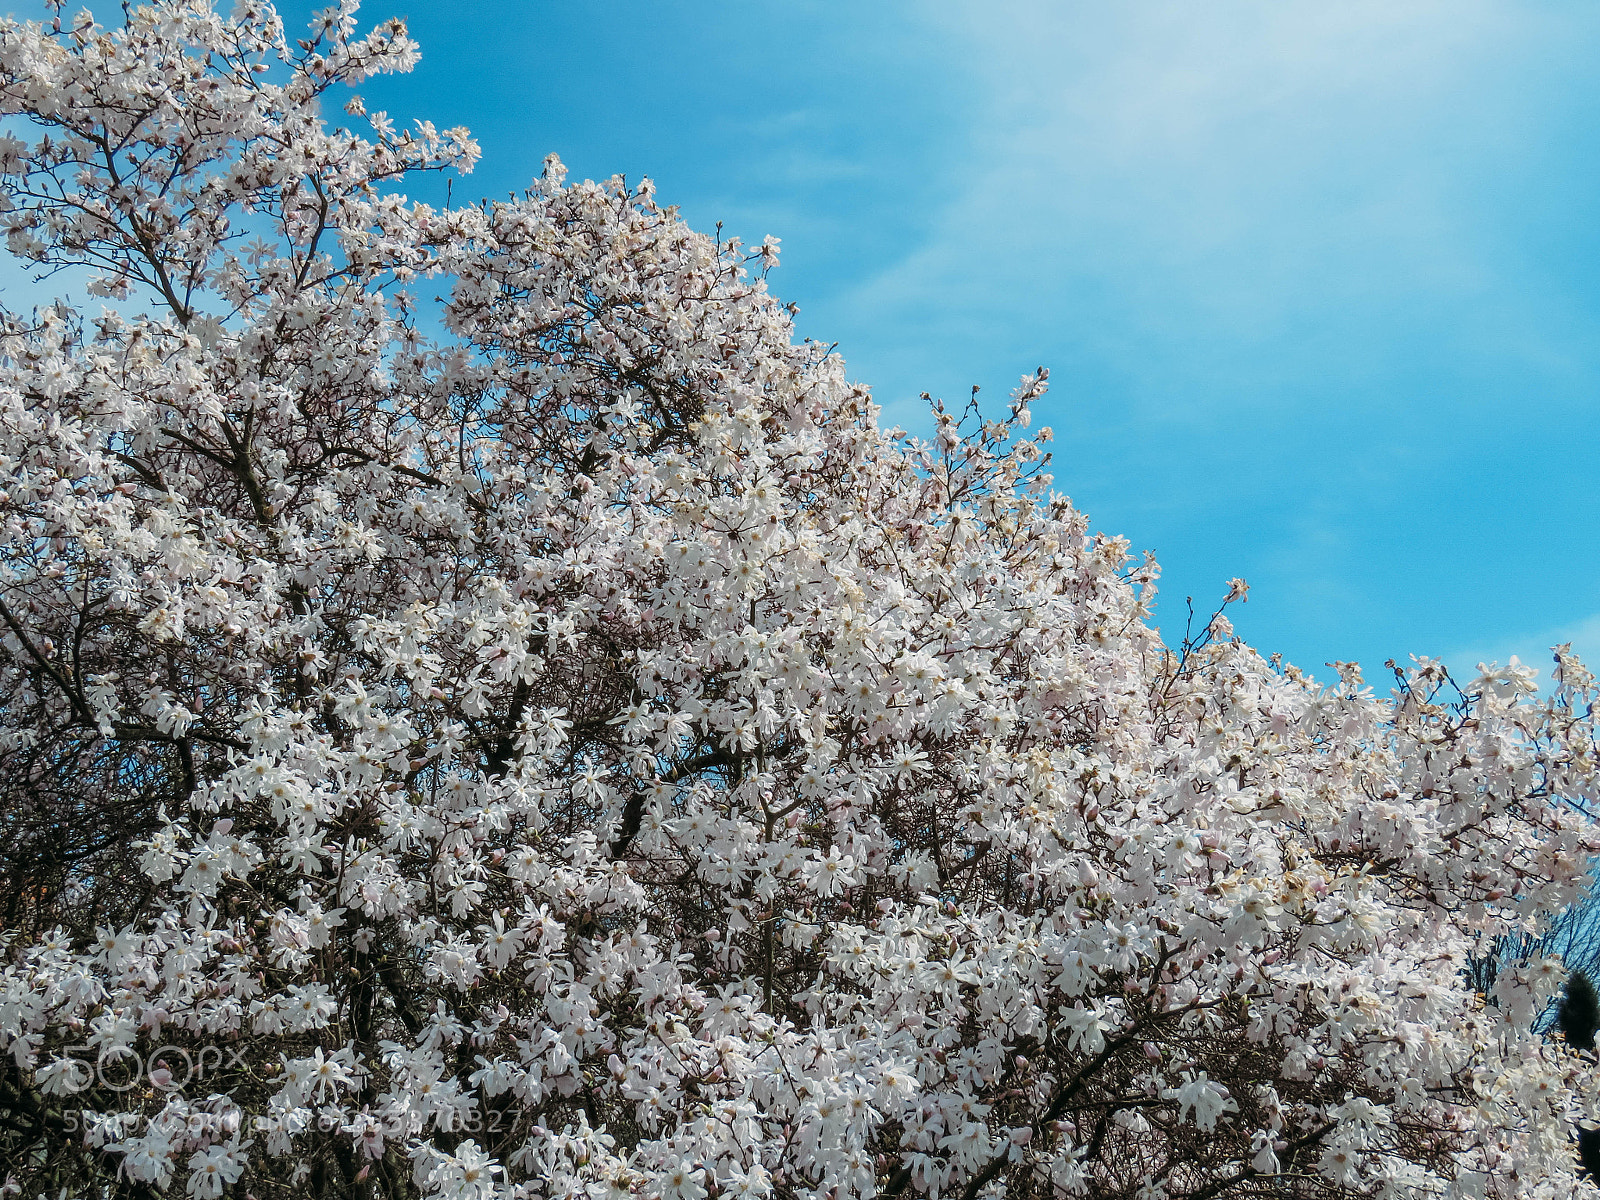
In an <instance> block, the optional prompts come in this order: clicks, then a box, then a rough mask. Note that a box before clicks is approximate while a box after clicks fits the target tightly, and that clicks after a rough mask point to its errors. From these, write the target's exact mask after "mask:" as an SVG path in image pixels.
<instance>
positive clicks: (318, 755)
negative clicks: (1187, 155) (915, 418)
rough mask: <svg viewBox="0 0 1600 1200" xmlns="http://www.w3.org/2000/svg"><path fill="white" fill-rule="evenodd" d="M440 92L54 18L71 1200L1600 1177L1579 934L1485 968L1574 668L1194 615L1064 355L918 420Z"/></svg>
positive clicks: (1098, 1192)
mask: <svg viewBox="0 0 1600 1200" xmlns="http://www.w3.org/2000/svg"><path fill="white" fill-rule="evenodd" d="M58 13H59V10H58ZM415 58H416V48H415V46H414V45H413V44H412V43H411V42H410V41H409V39H408V38H407V36H406V31H405V28H404V26H403V24H401V23H400V22H398V21H389V22H385V23H383V24H380V25H378V26H377V27H376V29H375V30H374V31H373V32H371V33H368V34H366V35H364V36H361V35H358V33H357V27H356V22H355V5H354V4H352V3H345V4H342V5H341V6H340V7H338V8H336V9H332V10H329V11H328V12H326V13H325V14H322V15H320V16H319V17H318V18H317V19H316V24H315V25H314V26H313V28H312V30H311V32H310V34H309V35H308V36H307V37H305V38H303V39H298V40H294V39H289V38H287V37H286V36H285V34H284V32H283V29H282V25H281V22H280V20H279V18H278V16H277V15H276V13H275V12H274V11H273V9H272V8H271V7H270V6H268V5H267V4H265V3H260V2H256V0H245V2H244V3H242V4H241V5H240V6H239V7H238V8H237V9H236V10H235V11H234V12H233V14H232V15H231V16H223V15H220V14H219V13H217V12H215V11H213V10H212V8H211V7H210V6H209V5H208V4H206V3H204V2H202V0H174V2H171V3H162V4H157V5H155V6H151V7H132V8H129V9H127V10H126V11H125V12H124V13H123V14H122V15H121V17H120V19H119V21H118V23H117V24H115V25H114V26H112V27H102V26H100V25H97V24H95V23H94V22H93V20H92V18H91V17H90V16H89V15H88V14H87V13H84V14H80V15H78V16H76V17H67V16H66V15H64V14H60V15H57V16H56V17H55V18H54V19H52V20H47V21H45V22H44V23H42V24H41V23H21V22H17V21H7V22H5V23H3V24H0V112H4V113H5V114H6V115H7V117H8V122H7V124H6V126H5V130H6V132H5V134H4V136H3V138H0V172H3V178H4V186H3V188H0V197H3V199H0V205H3V209H4V211H3V212H0V224H3V226H4V228H5V230H6V233H7V237H8V243H9V247H10V249H11V251H12V252H13V253H14V254H17V255H19V256H21V257H22V258H23V259H24V260H27V261H29V262H31V263H33V264H35V265H36V266H38V267H40V268H43V269H45V270H51V269H55V268H58V267H66V268H72V269H79V268H82V267H87V268H89V269H91V270H92V271H93V272H94V283H93V284H92V289H91V290H92V291H93V292H95V293H96V294H98V295H101V296H104V297H106V298H107V299H108V300H111V301H113V302H114V303H112V304H111V305H109V306H106V307H98V308H96V310H94V311H91V310H90V309H89V308H87V307H82V308H74V307H70V306H68V305H65V304H56V305H53V306H50V307H47V308H44V309H42V310H38V311H35V312H33V313H23V312H18V311H11V310H6V311H3V312H0V522H3V540H0V622H3V631H0V863H3V874H0V905H3V907H4V911H5V917H6V930H7V934H6V942H5V946H4V955H5V958H4V966H3V974H0V1046H3V1048H4V1049H5V1051H6V1053H5V1055H4V1056H3V1058H0V1063H3V1066H0V1162H3V1163H4V1164H5V1168H6V1170H8V1171H9V1174H8V1175H7V1177H6V1181H5V1182H6V1186H7V1188H10V1189H12V1191H13V1192H15V1193H18V1194H23V1195H26V1196H29V1197H31V1196H34V1195H46V1194H48V1195H49V1196H51V1197H55V1196H58V1195H69V1196H83V1197H90V1196H101V1195H116V1196H151V1195H154V1194H168V1193H170V1194H186V1195H190V1196H196V1197H201V1198H203V1200H206V1198H210V1197H215V1196H219V1195H221V1194H223V1193H225V1192H229V1193H231V1194H237V1195H241V1196H243V1195H250V1196H253V1197H256V1198H257V1200H274V1198H278V1197H285V1198H286V1197H291V1196H293V1197H301V1196H305V1195H314V1196H385V1197H388V1196H395V1197H401V1196H407V1197H409V1196H419V1197H420V1196H439V1197H449V1198H451V1200H457V1198H461V1200H480V1198H481V1200H487V1198H488V1197H507V1198H510V1197H549V1198H550V1200H555V1198H556V1197H571V1196H588V1197H594V1198H597V1200H598V1198H602V1197H608V1198H612V1200H623V1198H626V1197H635V1196H637V1197H640V1198H644V1200H706V1198H708V1197H712V1196H716V1197H722V1196H724V1195H733V1196H737V1197H741V1198H746V1197H747V1198H751V1200H763V1198H766V1197H774V1198H783V1200H850V1198H852V1197H861V1198H863V1200H864V1198H866V1197H872V1196H885V1197H895V1196H904V1197H914V1196H915V1197H943V1198H945V1200H956V1198H959V1200H977V1197H980V1196H1000V1195H1005V1196H1008V1197H1018V1198H1020V1197H1041V1198H1044V1197H1063V1198H1067V1197H1077V1196H1085V1197H1128V1198H1130V1200H1132V1198H1134V1197H1138V1198H1140V1200H1158V1198H1161V1197H1171V1198H1172V1200H1179V1198H1186V1200H1222V1198H1228V1197H1267V1196H1292V1197H1337V1196H1353V1195H1378V1196H1392V1197H1397V1198H1398V1197H1407V1198H1409V1197H1419V1196H1439V1197H1445V1196H1449V1197H1457V1196H1459V1197H1505V1198H1508V1200H1509V1198H1510V1197H1524V1196H1565V1195H1567V1194H1569V1193H1571V1192H1573V1191H1574V1190H1575V1189H1576V1188H1578V1186H1579V1185H1578V1184H1577V1182H1576V1179H1575V1176H1574V1173H1573V1172H1574V1168H1575V1165H1576V1163H1575V1159H1574V1151H1573V1145H1572V1138H1571V1132H1570V1131H1571V1122H1572V1121H1573V1119H1574V1118H1575V1117H1576V1116H1577V1115H1579V1114H1580V1112H1587V1111H1589V1109H1588V1107H1587V1106H1588V1105H1589V1104H1590V1103H1591V1101H1590V1100H1589V1097H1592V1096H1593V1094H1594V1085H1595V1080H1594V1077H1593V1076H1594V1072H1593V1058H1592V1056H1588V1057H1586V1056H1583V1055H1580V1054H1579V1053H1577V1052H1576V1051H1574V1050H1573V1049H1571V1048H1569V1047H1567V1046H1566V1045H1564V1044H1562V1043H1561V1042H1559V1041H1550V1040H1546V1039H1545V1038H1543V1037H1542V1036H1540V1035H1538V1034H1536V1033H1534V1032H1533V1030H1532V1025H1533V1019H1534V1017H1535V1016H1536V1015H1537V1014H1538V1013H1540V1012H1541V1011H1542V1010H1543V1009H1544V1007H1545V1005H1546V1004H1547V1002H1548V1001H1549V1000H1550V999H1551V998H1552V997H1554V996H1556V995H1557V994H1558V993H1559V992H1560V989H1561V987H1562V984H1563V981H1564V978H1565V976H1564V971H1563V969H1562V967H1561V965H1560V963H1559V961H1557V960H1555V959H1551V958H1540V957H1535V958H1531V959H1528V960H1525V961H1519V962H1513V963H1509V964H1507V965H1506V966H1504V967H1503V968H1502V969H1500V970H1499V971H1498V974H1497V975H1496V976H1495V978H1494V981H1493V985H1492V990H1491V991H1490V992H1489V993H1488V994H1484V993H1481V992H1478V991H1475V990H1474V989H1473V988H1472V987H1471V985H1470V982H1469V981H1468V979H1467V977H1466V976H1465V975H1464V973H1463V969H1464V967H1465V966H1466V964H1467V961H1468V959H1469V956H1471V955H1472V954H1473V953H1474V952H1475V951H1481V950H1482V948H1483V947H1485V946H1487V945H1488V944H1490V942H1492V941H1493V940H1494V939H1496V938H1505V937H1508V936H1521V935H1523V934H1528V933H1532V932H1536V931H1537V928H1538V922H1539V921H1540V919H1541V914H1546V913H1550V912H1555V911H1558V910H1560V909H1561V908H1562V907H1563V906H1565V905H1567V904H1569V903H1570V902H1571V901H1572V900H1573V899H1574V898H1575V897H1577V896H1578V895H1579V893H1580V891H1581V889H1582V886H1583V884H1584V881H1585V873H1584V872H1585V865H1586V863H1587V860H1588V858H1589V856H1591V855H1592V854H1594V853H1595V852H1596V851H1597V850H1600V838H1597V836H1596V830H1595V828H1594V826H1593V825H1591V824H1590V823H1589V822H1588V819H1587V817H1586V816H1585V815H1584V812H1585V809H1586V807H1587V805H1588V804H1589V803H1590V802H1591V801H1592V800H1593V799H1594V798H1595V795H1596V791H1597V778H1596V753H1595V741H1594V733H1595V731H1594V716H1593V705H1594V703H1595V699H1596V691H1595V681H1594V679H1593V677H1592V676H1591V675H1590V674H1589V673H1588V672H1587V671H1586V670H1585V669H1584V667H1583V666H1582V665H1581V664H1580V663H1579V662H1578V661H1577V660H1576V659H1575V658H1574V657H1573V656H1572V655H1571V654H1570V653H1569V652H1568V651H1567V650H1566V649H1565V648H1561V649H1559V650H1558V651H1557V654H1556V672H1555V677H1554V685H1553V687H1552V689H1551V690H1550V691H1549V692H1548V693H1547V694H1543V695H1541V694H1540V693H1538V692H1537V690H1536V689H1535V686H1534V685H1533V684H1532V683H1531V682H1530V680H1531V672H1528V671H1527V670H1525V669H1523V668H1521V667H1520V666H1518V665H1516V664H1513V666H1512V667H1510V668H1506V669H1503V670H1502V669H1498V668H1496V669H1491V670H1488V671H1486V672H1485V673H1484V675H1483V677H1482V678H1480V679H1478V680H1476V681H1475V682H1472V683H1469V684H1466V685H1465V686H1464V687H1462V688H1458V687H1457V686H1456V685H1455V683H1454V682H1453V681H1452V680H1451V679H1450V677H1449V675H1448V673H1447V672H1446V671H1445V670H1444V668H1443V667H1442V666H1441V665H1440V664H1439V663H1437V662H1433V661H1429V660H1425V659H1419V660H1416V661H1415V663H1414V664H1413V665H1412V666H1411V667H1410V668H1409V669H1405V670H1396V671H1395V672H1394V682H1393V686H1392V688H1390V689H1389V690H1387V691H1386V692H1385V693H1384V694H1382V695H1380V694H1378V693H1377V692H1375V691H1374V690H1373V689H1372V688H1371V687H1369V686H1368V685H1367V684H1366V682H1365V681H1364V679H1363V677H1362V674H1361V672H1360V670H1359V669H1358V668H1356V667H1355V666H1354V665H1352V664H1339V665H1338V682H1337V683H1336V684H1333V685H1332V686H1323V685H1321V684H1318V683H1315V682H1314V681H1313V680H1311V679H1310V678H1308V677H1307V676H1306V675H1304V674H1303V673H1301V672H1300V671H1297V670H1296V669H1294V668H1293V667H1289V666H1284V665H1282V664H1280V663H1278V662H1276V661H1273V660H1268V659H1265V658H1263V657H1262V656H1261V655H1259V654H1257V653H1256V652H1255V651H1254V650H1252V649H1251V648H1250V647H1248V646H1246V645H1244V644H1243V643H1242V642H1241V641H1240V640H1239V639H1237V638H1236V637H1235V636H1234V635H1233V631H1232V627H1231V625H1230V623H1229V621H1228V618H1227V616H1226V613H1225V612H1223V611H1221V610H1219V611H1218V612H1217V613H1216V614H1215V615H1214V616H1213V617H1212V618H1211V619H1210V620H1209V621H1206V622H1203V623H1202V626H1201V627H1200V628H1198V629H1196V630H1194V631H1193V632H1192V635H1191V636H1186V637H1185V638H1184V639H1183V640H1182V641H1181V642H1180V643H1178V644H1175V645H1169V644H1167V643H1165V642H1164V641H1163V640H1162V638H1161V637H1160V636H1159V634H1158V633H1157V632H1156V630H1155V629H1153V628H1152V625H1151V621H1152V616H1153V607H1152V606H1153V603H1154V599H1155V594H1156V585H1157V580H1158V569H1157V566H1156V564H1155V562H1154V561H1153V560H1152V559H1151V558H1149V557H1148V556H1147V557H1145V558H1144V559H1143V560H1142V561H1140V560H1137V559H1135V558H1134V557H1132V556H1130V554H1129V550H1128V543H1127V542H1126V541H1125V540H1122V539H1120V538H1115V537H1108V536H1104V535H1101V534H1097V533H1093V532H1091V529H1090V526H1089V523H1088V521H1087V519H1086V518H1085V517H1084V516H1083V515H1082V514H1081V513H1079V512H1078V511H1077V510H1076V509H1075V508H1074V507H1073V506H1072V504H1071V503H1070V502H1069V501H1068V500H1067V499H1066V498H1065V497H1064V496H1062V495H1060V494H1058V493H1057V492H1055V491H1054V490H1052V489H1053V481H1052V479H1051V477H1050V476H1049V475H1048V474H1046V473H1045V471H1044V467H1045V455H1044V452H1043V450H1042V445H1043V444H1044V443H1045V442H1047V441H1048V432H1047V431H1040V432H1038V433H1037V434H1036V435H1034V436H1030V435H1029V428H1030V407H1031V406H1032V405H1033V403H1034V402H1035V401H1036V400H1037V399H1038V398H1039V397H1040V396H1041V395H1042V394H1043V392H1044V389H1045V385H1046V376H1045V373H1044V372H1043V371H1039V372H1037V373H1035V374H1033V375H1030V376H1028V377H1026V378H1024V379H1023V381H1022V383H1021V385H1020V387H1019V388H1018V389H1017V391H1016V393H1015V394H1014V396H1013V398H1012V401H1011V403H1010V406H1009V408H1008V409H1007V410H1006V411H1005V412H1004V413H1003V414H1002V415H1001V416H1000V417H999V418H997V419H986V418H985V417H984V416H983V415H982V414H981V413H980V412H979V411H978V410H977V408H976V407H975V406H974V407H971V408H969V409H968V410H967V411H966V412H965V413H959V412H951V411H947V410H946V409H945V408H944V407H943V406H942V405H938V404H935V406H934V411H933V414H932V418H931V427H932V436H931V438H920V437H913V436H909V435H906V434H904V433H902V432H901V431H899V430H894V429H885V428H883V427H882V426H881V425H880V423H879V421H878V409H877V407H876V406H875V405H874V404H873V402H872V400H871V398H870V394H869V393H868V391H867V389H866V388H864V387H863V386H860V385H858V384H855V383H852V382H850V381H849V380H848V378H847V377H846V374H845V371H844V366H843V364H842V362H841V361H840V359H839V358H838V357H837V356H836V355H834V354H832V353H830V352H828V351H827V350H825V349H824V348H822V347H819V346H817V345H814V344H809V343H801V344H797V343H796V341H795V339H794V335H793V330H792V326H791V322H790V314H789V313H788V312H787V311H786V310H785V308H784V307H783V306H782V305H781V304H780V303H779V302H778V301H777V300H775V299H774V298H773V296H772V295H771V294H770V293H769V291H768V290H767V287H766V282H765V279H766V270H767V268H768V267H770V266H771V265H772V264H773V263H774V262H775V261H776V257H777V246H776V243H774V242H772V241H770V240H769V241H768V242H767V243H765V244H763V245H761V246H759V247H753V248H748V249H747V248H745V247H742V246H740V245H739V244H738V243H734V242H723V241H720V240H714V239H712V238H708V237H706V236H703V235H701V234H698V233H695V232H693V231H691V230H690V229H688V228H686V227H685V225H684V224H683V223H682V222H681V221H680V220H679V219H678V217H677V215H676V214H675V212H674V211H673V210H672V209H670V208H663V207H661V206H660V205H658V204H657V202H656V200H655V198H654V196H653V194H652V190H651V188H650V187H649V185H648V184H646V185H641V186H630V185H628V184H627V183H625V182H624V181H623V180H621V179H613V180H611V181H609V182H606V183H600V184H596V183H581V184H569V183H567V182H566V180H565V178H564V174H563V172H562V169H561V167H560V165H559V163H557V162H555V161H554V160H551V161H550V162H549V164H548V167H547V170H546V172H545V174H544V177H543V178H542V179H541V180H539V181H537V182H536V183H535V184H534V185H533V186H532V187H531V188H530V190H529V191H528V192H527V193H526V194H524V195H522V196H520V197H513V198H510V199H507V200H504V201H498V202H493V203H490V202H485V203H481V204H470V205H463V206H449V205H446V206H443V207H441V206H435V205H429V204H424V203H421V202H416V201H413V200H411V199H408V198H407V196H406V195H405V194H404V192H403V191H402V188H403V186H405V181H406V179H407V177H408V176H411V175H413V174H414V173H416V172H425V171H434V170H454V171H458V172H464V171H467V170H469V169H470V167H471V165H472V163H473V161H474V159H475V157H476V148H475V146H474V145H473V144H472V142H471V140H470V139H469V138H468V137H467V135H466V134H465V132H464V131H459V130H452V131H445V132H441V131H438V130H436V129H434V128H433V127H431V126H429V125H426V124H419V125H417V126H416V127H415V128H413V129H411V130H409V131H401V130H399V129H397V128H396V127H395V125H394V124H393V123H392V122H391V121H390V120H389V119H388V118H387V117H385V116H384V115H383V114H381V113H370V114H369V113H367V112H366V111H365V110H364V108H363V106H362V104H361V101H360V100H359V99H358V98H355V97H354V93H352V92H350V91H349V90H348V88H347V86H346V85H356V84H359V83H360V82H361V81H362V80H363V79H364V78H366V77H368V76H370V75H372V74H374V73H377V72H385V71H397V70H406V69H408V68H409V67H410V66H411V64H412V63H413V62H414V61H415ZM346 100H348V103H347V104H345V103H344V102H345V101H346ZM338 104H344V110H345V112H346V113H347V114H348V115H349V117H350V118H351V124H352V126H356V125H359V127H360V131H359V132H357V131H354V129H353V128H352V129H347V128H343V127H334V126H332V125H330V124H329V122H328V120H327V119H326V117H325V115H324V114H325V110H326V109H327V108H329V107H336V106H337V105H338ZM436 295H437V296H438V297H439V299H438V300H437V302H436V301H434V299H433V297H434V296H436ZM1243 593H1244V587H1243V585H1242V583H1238V582H1236V583H1235V585H1234V587H1233V588H1232V591H1231V593H1230V599H1231V600H1238V599H1242V598H1243ZM1225 607H1226V605H1224V608H1225ZM1583 1186H1584V1187H1588V1186H1589V1185H1587V1184H1585V1185H1583Z"/></svg>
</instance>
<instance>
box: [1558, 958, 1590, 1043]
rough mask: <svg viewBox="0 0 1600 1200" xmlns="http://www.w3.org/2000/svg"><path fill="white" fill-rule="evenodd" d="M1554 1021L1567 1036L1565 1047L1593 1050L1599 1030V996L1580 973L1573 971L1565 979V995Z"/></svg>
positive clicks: (1586, 978) (1587, 979)
mask: <svg viewBox="0 0 1600 1200" xmlns="http://www.w3.org/2000/svg"><path fill="white" fill-rule="evenodd" d="M1556 1021H1557V1024H1559V1025H1560V1027H1561V1032H1562V1033H1564V1034H1566V1035H1567V1045H1569V1046H1571V1047H1572V1048H1573V1049H1574V1050H1593V1049H1594V1035H1595V1031H1596V1030H1600V996H1597V995H1596V994H1595V990H1594V984H1593V983H1591V982H1590V981H1589V977H1588V976H1587V975H1585V974H1584V973H1583V972H1582V971H1574V972H1573V973H1572V975H1571V976H1570V977H1569V978H1568V979H1567V994H1566V996H1565V997H1564V998H1563V999H1562V1001H1561V1014H1560V1016H1558V1017H1557V1018H1556Z"/></svg>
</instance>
